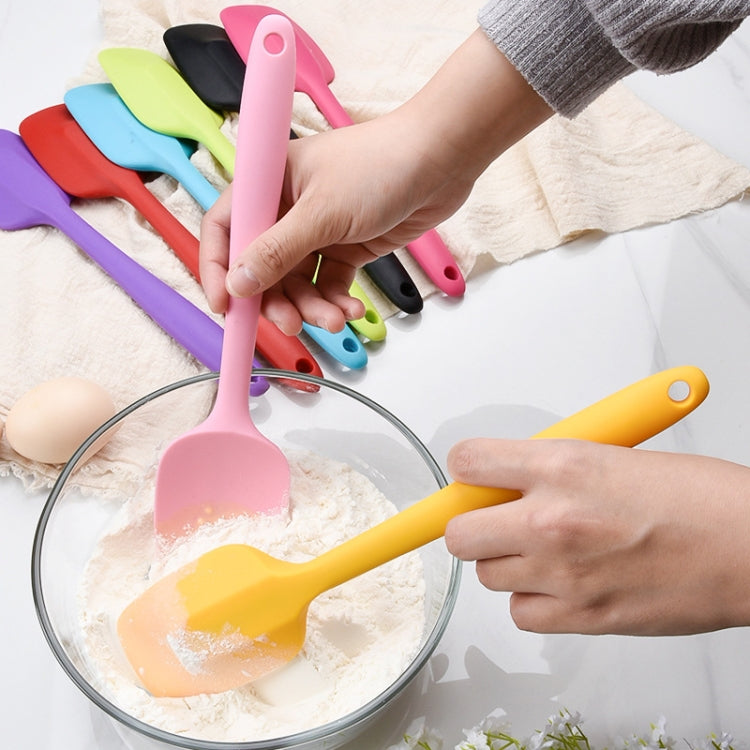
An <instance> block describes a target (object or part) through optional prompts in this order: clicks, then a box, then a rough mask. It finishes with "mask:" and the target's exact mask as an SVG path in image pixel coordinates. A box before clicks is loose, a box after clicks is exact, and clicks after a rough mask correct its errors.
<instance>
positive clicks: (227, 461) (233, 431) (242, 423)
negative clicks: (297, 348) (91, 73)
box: [154, 15, 295, 535]
mask: <svg viewBox="0 0 750 750" xmlns="http://www.w3.org/2000/svg"><path fill="white" fill-rule="evenodd" d="M294 67H295V49H294V32H293V31H292V27H291V24H290V23H289V21H287V20H286V19H285V18H283V17H281V16H278V15H271V16H269V17H268V18H266V19H263V22H262V23H260V24H258V27H257V30H256V33H255V35H254V37H253V40H252V44H251V46H250V52H249V53H248V61H247V71H246V73H245V81H244V86H243V93H242V104H241V107H240V115H239V124H238V135H237V157H236V162H235V177H234V183H233V190H232V223H231V228H230V247H229V260H230V262H231V261H232V260H233V259H234V258H236V257H237V256H238V254H239V253H240V252H241V251H242V249H243V248H244V247H245V246H246V245H247V244H248V243H249V242H250V241H251V240H252V239H254V238H255V237H257V236H258V235H259V234H260V233H261V232H263V231H265V230H266V229H267V228H268V227H270V226H271V224H273V222H274V221H275V220H276V216H277V213H278V208H279V201H280V197H281V184H282V179H283V176H284V166H285V163H286V151H287V144H288V141H289V128H290V125H291V118H292V98H293V92H294ZM259 316H260V296H259V295H256V296H255V297H251V298H248V299H239V298H234V297H233V298H231V300H230V302H229V307H228V309H227V313H226V320H225V327H224V341H223V347H222V355H221V367H220V371H219V385H218V392H217V394H216V401H215V404H214V407H213V409H212V411H211V413H210V414H209V416H208V417H207V418H206V420H205V421H204V422H203V423H202V424H200V425H198V427H195V428H194V429H192V430H191V431H190V432H188V433H186V434H185V435H183V436H182V437H179V438H177V439H176V440H175V441H173V442H172V443H171V444H170V445H169V446H168V447H167V449H166V451H165V452H164V454H163V455H162V457H161V460H160V462H159V468H158V471H157V477H156V497H155V500H154V523H155V526H156V530H157V532H158V533H160V534H167V535H178V534H181V533H182V532H183V531H184V530H185V529H186V527H195V526H197V525H199V524H201V523H204V522H206V521H211V520H215V519H217V518H220V517H225V516H233V515H238V514H245V513H258V512H261V513H273V512H279V511H282V510H283V509H284V508H285V507H286V505H287V502H288V495H289V466H288V464H287V461H286V458H285V457H284V455H283V453H282V452H281V450H279V448H278V447H277V446H276V445H274V444H273V443H272V442H271V441H270V440H268V439H267V438H266V437H264V436H263V435H261V433H260V432H259V431H258V429H257V428H256V426H255V425H254V424H253V421H252V417H251V415H250V409H249V403H248V397H247V394H248V383H249V381H250V376H251V373H252V354H253V349H254V347H255V338H256V332H257V327H258V319H259Z"/></svg>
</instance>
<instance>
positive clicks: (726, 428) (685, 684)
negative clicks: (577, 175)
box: [0, 0, 750, 750]
mask: <svg viewBox="0 0 750 750" xmlns="http://www.w3.org/2000/svg"><path fill="white" fill-rule="evenodd" d="M39 6H41V7H39ZM98 34H99V29H98V22H97V1H96V0H71V2H68V3H64V4H63V3H53V2H51V0H44V1H43V2H38V3H30V2H21V0H4V3H3V8H2V11H0V71H2V73H0V76H1V78H2V97H1V98H0V127H4V128H8V129H11V130H15V129H16V128H17V125H18V123H19V122H20V120H21V119H23V117H25V116H26V115H27V114H30V113H31V112H33V111H36V110H37V109H41V108H43V107H45V106H49V105H51V104H55V103H58V102H59V101H61V100H62V95H63V93H64V91H65V84H66V81H67V80H68V79H69V78H72V77H73V76H75V75H76V74H78V73H79V72H80V70H81V67H82V66H83V64H84V61H85V60H86V59H87V57H88V54H89V52H90V50H91V49H92V48H93V46H94V45H95V44H96V42H97V39H98ZM748 71H750V26H747V25H746V26H745V27H744V28H742V29H740V31H739V32H738V33H736V34H735V36H734V37H732V38H731V39H730V40H729V41H728V42H726V44H725V45H724V46H723V47H722V48H721V49H720V50H719V51H718V52H717V53H715V55H714V56H712V57H711V58H710V59H709V60H707V61H706V62H704V63H702V64H701V65H699V66H697V67H696V68H694V69H692V70H690V71H687V72H685V73H682V74H679V75H677V76H672V77H670V78H656V77H654V76H651V75H647V74H637V75H635V76H633V77H632V78H631V79H629V82H628V84H629V85H630V86H631V87H632V88H633V89H634V90H635V91H636V92H637V93H638V94H639V95H641V96H642V97H643V98H644V99H645V100H646V101H648V102H649V103H650V104H652V105H653V106H655V107H656V108H657V109H659V110H660V111H662V112H663V113H664V114H666V115H668V116H670V117H672V118H673V119H674V120H675V121H676V122H677V123H678V124H680V125H682V126H683V127H685V128H686V129H688V130H690V131H692V132H694V133H695V134H697V135H699V136H701V137H702V138H704V139H705V140H706V141H708V142H709V143H710V144H711V145H713V146H715V147H716V148H718V149H719V150H721V151H723V152H724V153H726V154H727V155H729V156H731V157H733V158H734V159H735V160H737V161H739V162H741V163H742V164H744V165H746V166H748V167H750V138H748V136H747V133H748V124H749V123H750V74H749V73H748ZM0 356H2V355H1V354H0ZM681 364H694V365H697V366H699V367H701V368H702V369H703V370H704V371H705V372H706V374H707V375H708V377H709V380H710V381H711V386H712V392H711V395H710V396H709V399H708V400H707V401H706V403H705V404H703V405H702V406H701V408H700V409H698V410H697V411H696V412H695V414H693V415H691V416H690V417H689V418H688V419H687V420H685V421H684V422H683V423H681V424H680V425H678V426H677V427H676V428H674V429H672V430H669V431H668V432H667V433H665V434H663V435H661V436H659V437H658V438H656V439H654V440H653V441H651V444H652V445H653V447H660V448H664V449H677V450H683V451H690V452H697V453H705V454H708V455H714V456H719V457H723V458H727V459H730V460H734V461H738V462H740V463H747V462H748V461H749V460H750V435H748V426H749V425H750V391H749V390H748V383H750V377H749V374H750V205H749V204H748V202H747V201H745V202H733V203H730V204H728V205H726V206H724V207H722V208H720V209H718V210H716V211H711V212H709V213H706V214H703V215H697V216H691V217H689V218H685V219H682V220H679V221H675V222H673V223H670V224H668V225H662V226H655V227H649V228H647V229H641V230H637V231H632V232H628V233H626V234H622V235H616V236H608V237H603V236H599V235H597V236H595V237H588V238H583V239H581V240H579V241H576V242H574V243H571V244H569V245H567V246H564V247H562V248H559V249H557V250H553V251H550V252H546V253H543V254H540V255H537V256H534V257H531V258H527V259H525V260H522V261H520V262H518V263H516V264H513V265H511V266H507V267H504V268H502V269H498V270H496V271H492V272H489V273H485V274H483V275H480V276H477V277H476V278H474V279H471V280H470V281H469V283H468V289H467V293H466V296H465V298H464V299H463V300H461V301H456V300H446V299H442V298H439V297H433V298H430V299H429V300H427V302H426V305H425V309H424V311H423V313H422V314H421V315H419V316H413V317H410V318H401V319H398V320H393V321H391V322H390V323H389V334H388V339H387V341H386V343H385V345H383V346H380V347H378V348H375V349H374V350H373V352H372V353H371V362H370V365H369V366H368V368H367V370H366V372H359V373H351V374H350V376H348V377H347V378H346V382H347V384H348V385H351V386H352V387H354V388H357V389H358V390H361V391H362V392H364V393H365V394H366V395H368V396H370V397H371V398H374V399H375V400H376V401H380V402H381V403H382V404H383V405H384V406H385V407H386V408H388V409H389V410H391V411H392V412H394V413H395V414H397V415H398V416H399V417H400V418H401V419H403V420H404V422H406V424H408V425H409V426H410V427H411V428H412V429H413V430H414V431H415V432H416V433H417V434H418V435H419V436H420V437H421V438H422V439H423V440H424V441H425V442H426V443H427V444H428V446H429V447H430V448H431V449H432V450H433V452H434V454H435V455H436V457H437V458H438V460H439V461H441V462H443V460H444V457H445V454H446V451H447V449H448V448H449V447H450V445H451V444H453V443H454V442H455V441H456V440H458V439H460V438H462V437H467V436H470V435H474V434H479V433H485V434H487V433H491V434H495V435H507V436H527V435H530V434H532V433H533V432H534V431H535V430H537V429H538V428H540V427H541V426H544V425H546V424H548V423H550V422H551V421H554V420H555V419H556V418H558V417H561V416H564V415H566V414H569V413H572V412H573V411H575V410H577V409H579V408H581V407H583V406H585V405H586V404H588V403H590V402H592V401H594V400H596V399H598V398H600V397H602V396H604V395H606V394H608V393H610V392H611V391H614V390H616V389H618V388H620V387H622V386H624V385H627V384H628V383H630V382H632V381H635V380H638V379H640V378H641V377H644V376H645V375H648V374H650V373H651V372H655V371H657V370H659V369H662V368H664V367H669V366H674V365H681ZM425 393H429V394H431V397H430V399H429V400H428V399H425V398H424V394H425ZM436 404H439V408H436V407H435V405H436ZM44 500H45V494H44V493H27V492H25V491H24V490H23V488H22V487H21V485H20V483H19V482H18V481H16V480H14V479H10V478H4V479H2V480H0V504H1V507H2V516H3V522H2V524H0V549H2V560H3V565H2V573H0V576H1V580H2V592H3V596H4V599H5V601H4V603H3V607H2V609H3V613H4V614H3V617H2V618H0V634H1V635H2V639H1V640H2V643H4V644H5V646H4V648H3V655H2V658H1V659H0V665H1V666H2V674H3V675H4V677H5V679H4V680H3V686H2V687H0V691H1V692H2V697H1V699H0V721H1V722H2V726H3V733H4V739H3V746H5V747H8V748H13V749H14V750H21V749H25V748H34V750H48V749H49V750H52V748H58V747H65V748H71V749H75V750H94V749H95V748H105V747H106V748H107V749H108V750H118V748H121V747H124V745H123V744H122V741H121V740H120V739H119V738H118V737H117V736H116V734H115V733H114V732H113V729H112V726H111V724H110V723H109V720H108V719H105V718H104V716H103V715H102V714H100V713H99V712H98V710H96V709H94V708H93V707H92V706H91V705H90V704H89V703H88V701H87V699H86V698H85V697H84V696H83V695H82V694H81V693H80V692H79V691H78V690H77V688H76V687H75V686H74V685H73V684H72V683H71V682H70V681H69V679H68V678H67V676H66V675H65V674H64V673H63V671H62V670H61V669H60V668H59V666H58V665H57V663H56V662H55V660H54V658H53V656H52V654H51V652H50V651H49V649H48V647H47V644H46V643H45V641H44V638H43V636H42V633H41V630H40V627H39V625H38V623H37V620H36V616H35V613H34V607H33V602H32V597H31V590H30V576H29V566H30V550H31V544H32V538H33V534H34V529H35V524H36V520H37V518H38V515H39V512H40V509H41V507H42V505H43V503H44ZM747 654H750V631H748V630H733V631H724V632H719V633H714V634H709V635H705V636H699V637H681V638H662V639H651V638H640V639H636V638H620V637H596V638H589V637H581V636H555V637H550V636H537V635H533V634H528V633H521V632H519V631H517V630H516V629H515V627H514V626H513V623H512V621H511V620H510V617H509V615H508V609H507V599H506V597H505V596H504V595H499V594H494V593H491V592H488V591H485V590H484V589H483V588H482V587H481V586H480V585H479V584H478V583H477V582H476V580H475V578H474V576H473V571H472V570H471V568H470V567H466V568H465V569H464V575H463V581H462V588H461V593H460V597H459V602H458V606H457V608H456V612H455V615H454V617H453V619H452V621H451V623H450V625H449V627H448V630H447V632H446V634H445V637H444V638H443V640H442V642H441V643H440V645H439V646H438V648H437V651H436V652H435V655H434V657H433V658H432V660H431V672H430V679H429V684H428V687H427V689H426V691H425V692H424V693H423V694H422V695H419V696H415V697H413V702H412V703H411V705H410V707H409V711H408V716H407V717H406V718H405V719H402V718H401V717H388V716H387V717H385V718H384V720H383V721H382V722H381V725H380V726H379V727H378V728H377V729H376V730H375V731H374V733H373V734H372V735H370V736H369V737H368V738H367V739H366V740H363V741H362V742H360V743H358V744H357V747H366V748H373V749H375V748H377V747H380V746H385V745H388V744H389V743H390V742H395V741H396V740H397V739H398V736H399V733H400V732H401V731H402V730H403V729H404V728H405V726H406V724H408V722H409V721H410V720H411V719H413V718H416V717H420V716H424V717H425V718H426V721H427V724H428V725H430V726H431V727H433V728H434V729H436V730H438V731H439V732H440V733H442V735H443V736H444V738H445V747H446V748H449V747H450V748H452V747H453V746H454V744H456V743H457V742H459V741H460V740H461V739H462V733H461V730H462V728H464V727H469V726H472V725H474V724H476V723H478V722H479V721H480V720H481V719H482V718H484V716H486V715H487V714H489V713H490V712H492V711H494V710H496V709H500V710H502V711H505V712H506V713H507V714H508V718H509V719H510V720H511V721H512V723H513V726H514V728H516V729H517V730H518V731H519V732H524V731H528V730H531V729H533V728H535V727H538V726H540V725H541V724H543V722H544V720H545V719H546V717H547V716H548V715H549V714H551V713H553V712H555V711H557V710H558V709H559V708H560V707H563V706H564V707H567V708H569V709H571V710H578V711H580V712H581V713H582V714H583V715H584V717H585V718H586V719H587V721H586V725H585V728H587V729H588V730H589V732H590V733H591V734H592V736H594V737H614V736H615V735H617V734H622V733H629V732H632V731H637V732H645V731H647V729H648V725H649V723H651V722H655V721H656V720H657V719H658V717H659V716H660V715H664V716H666V718H667V722H668V724H667V726H668V729H669V731H670V734H672V735H673V736H675V737H678V738H680V737H685V738H688V739H700V738H703V737H705V736H706V734H708V733H709V732H711V731H717V732H718V731H721V730H726V731H729V732H732V733H733V734H734V736H735V738H736V739H738V740H743V741H745V742H747V741H750V711H748V705H750V678H749V677H748V673H747V668H746V666H745V665H746V664H747ZM610 746H611V745H610Z"/></svg>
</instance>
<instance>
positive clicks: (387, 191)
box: [200, 113, 471, 333]
mask: <svg viewBox="0 0 750 750" xmlns="http://www.w3.org/2000/svg"><path fill="white" fill-rule="evenodd" d="M405 119H406V118H405V117H403V116H402V115H401V113H398V114H396V113H393V114H391V115H386V116H384V117H381V118H378V119H376V120H372V121H370V122H367V123H362V124H360V125H352V126H350V127H347V128H342V129H339V130H334V131H327V132H324V133H321V134H318V135H313V136H308V137H306V138H301V139H297V140H292V141H290V143H289V151H288V158H287V167H286V175H285V179H284V184H283V189H282V196H281V210H280V218H279V221H278V222H277V223H276V224H275V225H274V226H273V227H271V228H270V229H269V230H268V231H267V232H265V233H264V234H262V235H261V236H260V237H259V238H257V239H256V240H255V241H254V242H253V243H251V245H250V246H249V247H248V248H247V250H246V251H245V252H244V253H243V254H242V256H241V257H240V258H239V259H238V261H237V262H236V263H235V264H234V265H233V268H232V269H230V272H229V275H227V260H228V246H229V222H230V207H231V187H230V188H229V189H228V190H227V191H225V192H224V193H223V194H222V196H221V197H220V198H219V200H218V201H217V202H216V204H215V205H214V206H213V207H212V208H211V209H210V210H209V211H208V212H207V214H206V215H205V217H204V220H203V224H202V227H201V267H200V272H201V279H202V281H203V285H204V288H205V290H206V293H207V295H208V299H209V303H210V305H211V308H212V309H213V310H214V311H216V312H221V311H223V310H224V309H225V307H226V302H227V298H228V297H227V294H228V292H231V293H232V294H234V295H236V296H249V295H250V294H254V293H257V292H258V291H259V290H260V291H264V299H263V312H264V314H265V315H266V317H268V318H269V319H270V320H271V321H273V322H275V323H276V324H277V325H279V327H280V328H282V330H284V331H285V332H286V333H296V332H298V331H299V328H300V327H301V323H302V319H303V318H304V319H305V320H307V321H309V322H311V323H313V324H314V325H319V326H321V327H323V328H326V329H328V330H340V329H341V328H342V327H343V325H344V323H345V321H346V320H347V319H353V318H358V317H361V316H362V315H363V314H364V309H363V306H362V303H361V302H360V301H359V300H356V299H354V298H352V297H350V295H349V287H350V286H351V283H352V280H353V279H354V275H355V273H356V270H357V268H359V267H361V266H363V265H364V264H365V263H368V262H370V261H372V260H374V259H375V258H377V257H379V256H381V255H384V254H386V253H388V252H391V251H392V250H395V249H396V248H398V247H402V246H403V245H405V244H407V243H408V242H410V241H411V240H413V239H416V238H417V237H419V236H420V235H421V234H423V233H424V232H425V231H426V230H427V229H430V228H432V227H433V226H435V225H436V224H437V223H439V222H440V221H441V220H442V219H443V218H444V217H445V216H448V215H450V214H451V213H453V212H454V211H455V210H456V209H457V208H458V207H459V206H460V205H461V203H463V201H464V200H465V199H466V197H467V196H468V193H469V190H470V189H471V183H470V182H468V181H463V182H462V181H460V180H455V179H453V176H452V175H447V174H445V173H444V172H443V173H441V172H440V170H439V169H438V168H434V167H432V165H431V164H430V162H429V159H428V158H427V157H426V156H425V155H424V154H422V153H420V148H421V147H422V146H421V144H419V143H410V142H409V133H410V132H412V133H414V134H415V135H416V131H418V128H417V127H410V126H409V125H407V124H406V123H405V122H404V120H405ZM313 278H315V279H316V280H315V285H314V286H313V285H312V280H313ZM225 279H226V284H225Z"/></svg>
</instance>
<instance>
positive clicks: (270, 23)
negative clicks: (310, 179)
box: [212, 15, 296, 424]
mask: <svg viewBox="0 0 750 750" xmlns="http://www.w3.org/2000/svg"><path fill="white" fill-rule="evenodd" d="M295 62H296V55H295V47H294V33H293V31H292V27H291V24H290V23H289V21H288V20H287V19H286V18H283V17H282V16H279V15H272V16H267V17H266V18H264V19H263V20H262V21H261V23H260V24H258V27H257V29H256V31H255V35H254V37H253V41H252V44H251V45H250V51H249V53H248V59H247V68H246V72H245V80H244V85H243V89H242V101H241V105H240V113H239V122H238V127H237V151H236V163H235V165H234V166H235V169H234V175H235V176H234V181H233V186H232V222H231V226H230V233H229V262H230V264H231V263H232V262H233V261H234V260H235V259H236V258H238V257H239V255H240V254H241V253H242V251H243V250H244V249H245V247H246V246H247V245H248V244H249V243H250V242H251V241H252V240H254V239H255V238H256V237H257V236H258V235H260V234H261V233H262V232H264V231H265V230H266V229H268V228H269V227H270V226H271V225H272V224H273V223H274V222H275V221H276V218H277V216H278V212H279V201H280V199H281V187H282V182H283V179H284V168H285V165H286V154H287V147H288V145H289V128H290V125H291V121H292V101H293V95H294V70H295ZM260 301H261V297H260V295H255V296H253V297H245V298H239V297H230V299H229V304H228V307H227V313H226V318H225V324H224V347H223V350H222V356H221V377H220V378H219V388H218V393H217V397H216V403H215V405H214V410H213V412H212V413H217V414H219V415H220V416H221V419H225V420H227V421H228V423H229V424H231V421H232V420H237V419H245V418H247V416H248V404H247V398H246V395H247V384H248V382H249V380H250V376H251V373H252V354H253V351H254V349H255V340H256V336H257V330H258V320H259V318H260Z"/></svg>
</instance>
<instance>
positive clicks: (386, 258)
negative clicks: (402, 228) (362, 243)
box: [362, 253, 424, 315]
mask: <svg viewBox="0 0 750 750" xmlns="http://www.w3.org/2000/svg"><path fill="white" fill-rule="evenodd" d="M362 270H363V271H364V272H365V273H366V274H367V275H368V276H369V277H370V278H371V279H372V281H373V283H374V284H375V285H376V286H377V287H378V289H380V291H381V292H383V294H384V295H385V296H386V297H387V298H388V299H389V300H390V301H391V302H393V304H394V305H396V307H398V308H399V310H403V311H404V312H405V313H408V314H409V315H414V314H416V313H418V312H420V311H421V310H422V307H423V306H424V300H423V299H422V295H421V294H420V293H419V290H418V289H417V286H416V284H415V283H414V280H413V279H412V277H411V276H409V273H408V271H407V270H406V269H405V268H404V266H403V264H402V263H401V261H400V260H399V259H398V257H397V256H396V255H395V254H394V253H388V255H383V256H382V257H380V258H376V259H375V260H372V261H370V262H369V263H366V264H365V265H364V266H363V267H362Z"/></svg>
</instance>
